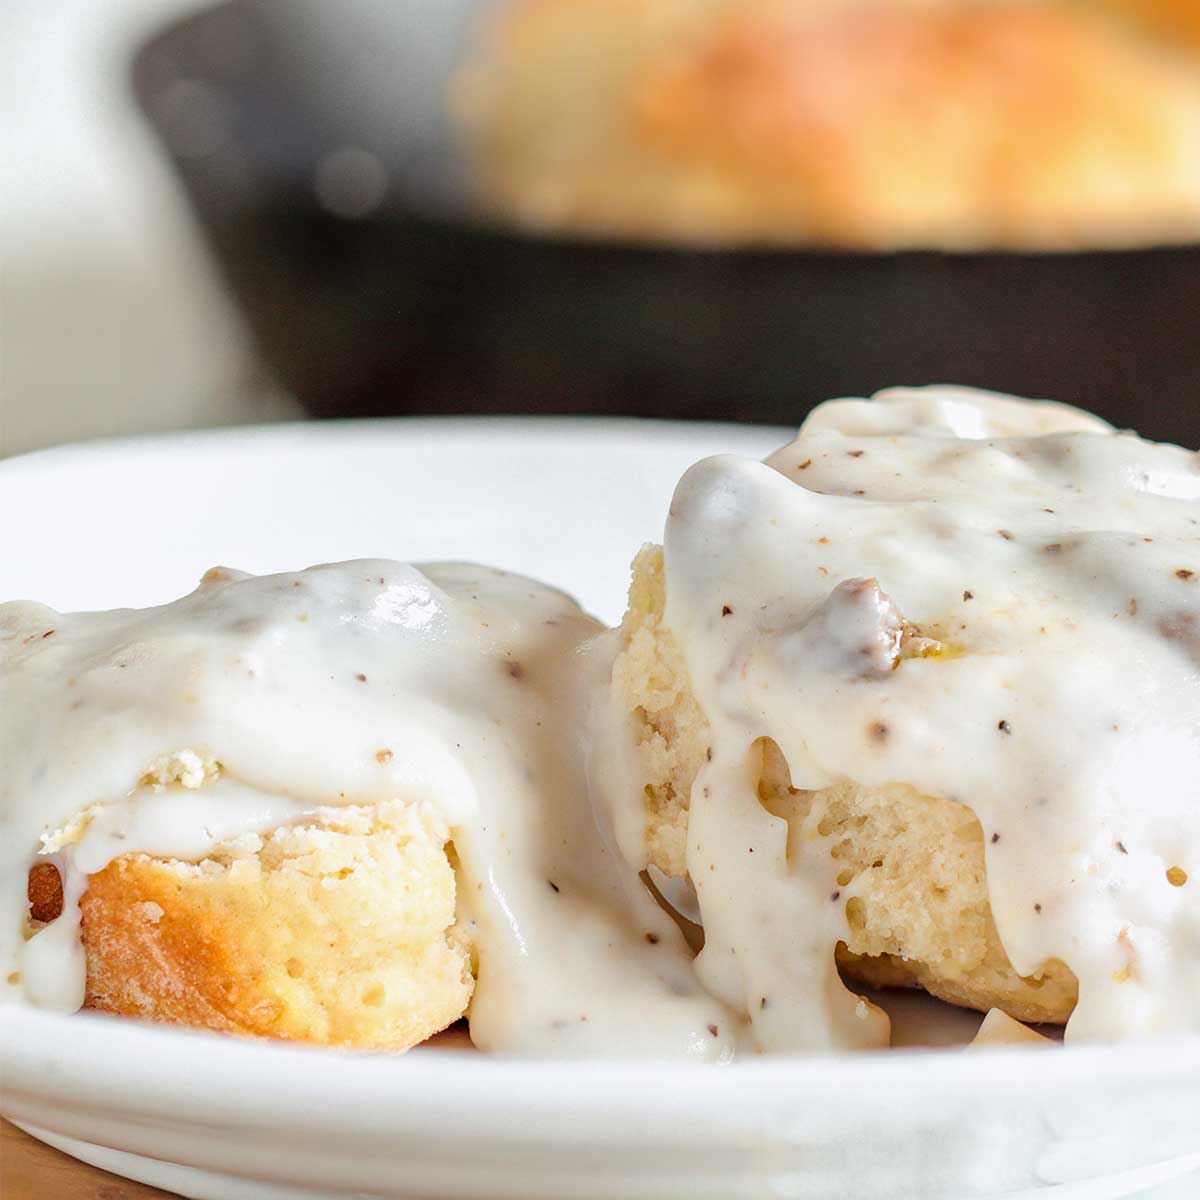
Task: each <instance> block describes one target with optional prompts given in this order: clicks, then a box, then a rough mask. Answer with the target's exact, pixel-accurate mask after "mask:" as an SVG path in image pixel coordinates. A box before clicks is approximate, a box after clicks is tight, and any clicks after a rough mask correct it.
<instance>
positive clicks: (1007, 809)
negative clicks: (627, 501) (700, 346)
mask: <svg viewBox="0 0 1200 1200" xmlns="http://www.w3.org/2000/svg"><path fill="white" fill-rule="evenodd" d="M664 554H665V569H664V575H665V595H666V608H665V615H664V617H663V624H664V625H665V626H667V627H669V630H670V632H671V633H672V634H673V635H674V638H675V639H676V641H677V643H678V645H679V646H680V647H681V649H682V655H683V659H684V662H685V664H686V672H687V676H688V677H689V679H690V686H691V689H692V690H693V692H694V694H695V697H696V698H697V700H698V702H699V705H700V707H701V709H702V710H703V713H704V714H705V716H706V717H707V720H708V723H709V726H710V729H711V746H710V747H709V748H708V754H707V761H702V762H701V763H700V765H699V774H698V775H697V777H696V778H695V782H694V784H693V785H692V787H691V794H690V810H689V812H688V816H687V821H688V824H687V838H688V841H687V850H686V855H687V857H686V862H687V868H688V874H689V875H690V878H691V880H692V882H693V884H694V886H695V889H696V894H697V898H698V905H699V912H700V916H701V919H702V920H703V924H704V927H705V935H706V944H705V946H704V949H703V951H702V953H701V954H700V956H699V958H698V960H697V971H698V974H699V976H700V978H701V979H702V980H703V981H704V983H705V985H706V987H708V989H709V990H710V991H711V992H712V993H713V994H714V995H716V996H718V997H720V998H721V999H722V1000H724V1001H725V1002H726V1003H727V1004H728V1005H729V1006H730V1007H731V1008H733V1009H734V1010H735V1011H737V1012H738V1013H740V1014H741V1015H742V1016H743V1018H744V1019H747V1020H749V1021H751V1022H752V1025H753V1038H754V1041H755V1042H756V1043H757V1044H758V1045H759V1046H761V1047H762V1048H764V1049H768V1050H784V1049H792V1048H799V1047H808V1048H819V1047H821V1046H829V1045H862V1044H880V1043H882V1042H883V1041H884V1040H885V1039H886V1026H885V1025H884V1024H883V1023H881V1022H880V1021H878V1020H875V1019H874V1014H871V1013H868V1012H864V1006H863V1004H862V1001H861V1000H859V999H858V997H856V996H854V995H853V994H852V993H850V992H848V991H847V990H846V989H845V988H844V987H843V986H842V985H841V983H840V982H839V981H838V979H837V976H836V974H835V973H834V972H833V968H832V957H833V952H834V947H835V945H836V944H837V943H838V941H839V940H841V939H844V938H845V936H846V930H847V925H846V921H847V913H848V908H847V905H848V903H852V901H853V896H854V894H855V893H854V890H853V889H854V885H850V887H849V888H844V887H842V886H841V881H840V880H839V878H838V872H839V866H840V865H841V864H839V863H838V862H837V861H835V860H834V858H833V857H832V856H831V840H832V839H831V838H830V837H829V836H826V835H825V833H824V831H823V829H822V820H823V815H824V814H823V812H822V811H821V808H820V803H818V804H817V805H816V807H815V808H814V810H813V811H811V812H809V813H808V815H807V817H806V818H805V820H804V824H803V828H802V829H801V830H799V831H792V837H791V839H790V840H789V827H788V823H787V822H786V821H785V820H783V819H781V817H779V816H777V815H773V814H772V813H771V812H770V811H768V810H767V807H766V806H765V805H764V804H763V803H760V797H759V795H758V794H757V793H756V791H755V787H756V780H757V778H758V776H757V774H756V772H757V763H758V761H759V757H757V756H758V755H759V751H758V750H757V749H756V748H757V747H760V746H761V745H762V744H763V740H764V739H770V740H771V741H773V742H774V743H775V744H776V745H777V746H778V747H779V749H780V750H781V751H782V754H783V757H784V758H785V759H786V762H787V767H788V768H789V769H790V774H791V785H792V787H793V788H795V789H801V790H803V791H809V790H811V791H813V792H816V791H817V789H825V788H830V787H832V786H834V785H837V784H838V783H839V782H840V781H853V783H854V784H855V785H862V786H864V787H883V786H888V785H897V784H904V785H910V786H911V787H913V788H915V789H916V790H917V791H918V792H920V793H921V794H923V795H926V796H934V797H943V798H949V799H951V800H954V801H957V802H959V803H961V804H962V805H966V806H968V807H969V808H970V809H971V810H973V812H974V813H975V815H976V816H977V817H978V819H979V822H980V824H981V825H982V832H983V839H984V844H985V846H984V849H985V855H986V876H987V878H986V887H987V894H988V896H989V898H990V903H991V908H992V914H993V916H994V919H995V924H996V929H997V931H998V933H999V936H1000V940H1001V942H1002V943H1003V948H1004V950H1005V951H1007V954H1008V957H1009V959H1010V960H1011V963H1012V966H1013V967H1015V968H1016V970H1017V972H1019V973H1020V974H1021V975H1022V976H1035V975H1036V974H1037V973H1038V972H1039V971H1040V970H1041V969H1042V968H1043V967H1044V965H1045V964H1046V963H1047V962H1048V961H1050V960H1059V961H1061V962H1062V963H1065V964H1066V966H1067V967H1068V968H1069V969H1070V970H1071V971H1072V972H1073V973H1074V975H1075V976H1076V978H1077V980H1078V995H1079V998H1078V1004H1077V1006H1076V1008H1075V1011H1074V1015H1073V1016H1072V1017H1071V1019H1070V1022H1069V1025H1068V1037H1069V1038H1075V1037H1091V1038H1108V1037H1118V1036H1122V1035H1128V1034H1142V1033H1165V1032H1171V1031H1183V1030H1190V1031H1196V1030H1200V454H1197V453H1195V452H1192V451H1188V450H1184V449H1180V448H1178V447H1175V446H1169V445H1157V444H1153V443H1149V442H1146V441H1143V440H1141V439H1139V438H1137V437H1136V436H1134V435H1133V434H1130V433H1119V432H1116V431H1114V430H1113V429H1111V428H1110V427H1109V426H1107V425H1106V424H1105V423H1103V422H1102V421H1099V420H1097V419H1094V418H1092V417H1090V416H1088V415H1087V414H1084V413H1082V412H1079V411H1077V410H1074V409H1070V408H1066V407H1062V406H1057V405H1049V404H1034V403H1030V402H1025V401H1018V400H1015V399H1011V398H1007V397H1000V396H994V395H991V394H987V393H977V392H968V391H965V390H959V389H949V388H941V389H937V388H935V389H927V390H916V391H894V392H889V393H884V394H882V395H881V396H879V397H877V398H876V399H875V400H873V401H866V400H839V401H834V402H830V403H828V404H825V405H823V406H821V407H820V408H818V409H817V410H815V411H814V413H813V414H812V415H811V416H810V417H809V419H808V421H807V422H806V423H805V425H804V426H803V428H802V430H801V432H800V433H799V435H798V437H797V438H796V440H795V441H794V442H793V443H792V444H791V445H789V446H787V447H785V448H783V449H782V450H780V451H778V452H777V453H776V454H775V455H773V456H772V457H771V458H770V459H768V461H767V462H766V463H765V464H764V463H760V462H755V461H751V460H747V459H742V458H737V457H733V456H721V457H716V458H710V459H707V460H705V461H703V462H701V463H698V464H697V465H696V466H694V467H693V468H691V470H690V471H689V472H688V473H687V474H686V475H685V477H684V478H683V480H682V482H681V483H680V484H679V487H678V489H677V490H676V493H675V496H674V500H673V502H672V505H671V509H670V515H669V517H668V519H667V523H666V536H665V541H664ZM626 796H627V798H628V799H627V803H628V804H631V805H632V806H633V809H634V810H635V811H633V812H632V813H631V812H629V811H626V813H625V814H624V815H623V816H619V817H618V820H617V828H618V829H622V828H624V829H629V828H631V827H634V828H636V827H639V825H640V824H641V823H642V822H644V821H645V819H646V818H645V814H644V812H643V797H642V795H641V794H640V793H637V794H634V793H633V792H627V793H626ZM622 844H623V845H624V846H626V848H627V849H629V847H630V846H631V845H632V846H633V852H632V854H631V858H632V860H633V865H636V866H641V865H643V864H644V862H645V860H646V855H645V852H644V851H639V848H638V846H637V840H636V837H635V838H634V839H633V841H632V842H631V841H630V840H629V839H628V838H623V843H622ZM764 997H769V998H770V1004H769V1005H768V1004H765V1003H764V1001H763V998H764Z"/></svg>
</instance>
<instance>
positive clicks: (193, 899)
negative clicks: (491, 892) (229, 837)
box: [34, 803, 474, 1050]
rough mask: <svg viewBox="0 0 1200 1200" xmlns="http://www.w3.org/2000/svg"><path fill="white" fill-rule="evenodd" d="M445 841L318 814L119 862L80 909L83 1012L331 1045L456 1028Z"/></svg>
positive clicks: (388, 816)
mask: <svg viewBox="0 0 1200 1200" xmlns="http://www.w3.org/2000/svg"><path fill="white" fill-rule="evenodd" d="M446 837H447V835H446V831H445V829H444V828H442V827H440V826H439V824H438V823H437V822H436V821H435V820H434V819H433V818H432V817H431V816H430V815H429V813H427V812H426V811H424V810H423V807H422V806H420V805H408V806H406V805H401V804H398V803H397V804H389V805H382V806H379V807H377V808H358V807H341V808H327V809H322V810H318V813H317V814H316V817H315V819H313V820H311V821H306V822H305V823H304V824H302V825H299V826H287V827H284V828H280V829H277V830H275V831H274V832H272V833H268V834H266V835H264V836H261V837H260V836H258V835H253V834H252V835H246V836H243V837H240V838H237V839H235V840H234V841H232V842H229V843H226V844H224V845H222V846H220V847H218V848H216V849H215V850H214V851H213V853H212V854H210V855H209V856H208V857H206V858H205V859H203V860H202V861H200V862H196V863H191V862H181V861H178V860H171V859H163V858H155V857H151V856H148V855H145V854H130V855H125V856H122V857H120V858H117V859H115V860H114V861H113V862H111V863H110V864H109V865H108V866H107V867H105V868H104V870H102V871H100V872H98V873H97V874H95V875H92V876H91V877H90V879H89V880H88V887H87V891H86V892H85V893H84V895H83V897H82V899H81V901H80V909H81V913H82V928H81V935H82V942H83V946H84V950H85V952H86V956H87V994H86V1001H85V1003H86V1007H88V1008H92V1009H96V1010H99V1011H103V1012H110V1013H119V1014H122V1015H124V1016H133V1017H142V1018H145V1019H149V1020H153V1021H162V1022H167V1023H170V1024H179V1025H188V1026H192V1027H196V1028H202V1029H210V1030H217V1031H221V1032H227V1033H241V1034H251V1035H256V1036H259V1037H270V1038H282V1039H292V1040H297V1041H306V1042H317V1043H322V1044H328V1045H340V1046H355V1047H358V1048H363V1049H379V1050H402V1049H405V1048H407V1047H409V1046H412V1045H415V1044H416V1043H418V1042H421V1041H423V1040H424V1039H425V1038H427V1037H429V1036H430V1035H432V1034H434V1033H436V1032H438V1031H439V1030H441V1029H444V1028H445V1027H446V1026H447V1025H450V1024H452V1023H453V1022H454V1021H456V1020H458V1019H459V1018H460V1017H461V1016H462V1015H463V1014H464V1012H465V1011H466V1008H467V1005H468V1003H469V1001H470V998H471V992H472V989H473V987H474V976H473V973H472V962H471V947H470V945H469V944H468V941H467V939H466V938H465V937H464V936H463V935H462V932H461V930H460V929H459V928H458V927H457V926H456V925H455V876H454V869H453V865H452V863H451V859H450V847H449V845H448V844H447V840H446ZM43 879H44V872H43ZM44 889H45V884H44V883H43V885H42V895H43V896H44V895H45V890H44ZM59 904H60V906H61V898H60V900H59ZM34 915H35V916H37V915H39V914H38V912H37V911H35V913H34ZM40 915H41V916H43V917H45V916H47V915H48V913H47V912H46V910H45V908H44V907H43V908H42V910H41V914H40Z"/></svg>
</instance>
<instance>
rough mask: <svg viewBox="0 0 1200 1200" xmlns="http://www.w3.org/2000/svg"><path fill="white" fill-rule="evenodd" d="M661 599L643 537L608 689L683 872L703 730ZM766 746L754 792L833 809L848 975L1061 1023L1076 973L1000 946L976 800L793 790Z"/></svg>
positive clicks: (649, 818) (900, 791)
mask: <svg viewBox="0 0 1200 1200" xmlns="http://www.w3.org/2000/svg"><path fill="white" fill-rule="evenodd" d="M664 602H665V591H664V577H663V556H662V549H661V547H659V546H647V547H646V548H645V549H643V550H642V551H641V553H640V554H639V555H638V556H637V558H636V559H635V561H634V566H633V579H632V584H631V587H630V597H629V608H628V611H627V613H626V615H625V619H624V621H623V623H622V626H621V633H620V636H621V651H620V653H619V655H618V657H617V659H616V662H615V665H614V671H613V690H614V695H615V698H616V700H617V702H618V703H619V704H620V705H621V707H622V708H623V709H624V710H625V711H627V712H629V713H630V714H632V716H633V720H634V725H635V731H636V733H635V737H636V742H637V748H638V760H639V765H640V771H641V777H642V779H643V780H644V794H645V813H646V852H647V857H648V860H649V862H650V863H651V864H652V865H653V866H655V867H657V868H658V869H659V870H661V871H664V872H665V873H666V874H668V875H671V876H674V877H683V876H685V875H686V873H687V861H686V846H687V819H688V805H689V798H690V794H691V784H692V781H693V780H694V778H695V776H696V774H697V772H698V771H699V770H700V767H701V765H702V764H703V762H704V759H705V755H706V750H707V746H708V741H709V731H708V722H707V719H706V718H705V716H704V714H703V712H702V711H701V708H700V706H699V704H698V703H697V701H696V699H695V697H694V696H693V694H692V692H691V689H690V686H689V683H688V678H687V670H686V667H685V665H684V662H683V657H682V653H681V651H680V648H679V646H678V643H677V642H676V640H675V637H674V635H673V634H672V633H671V631H670V629H669V628H667V626H666V625H665V624H664V621H663V610H664ZM759 747H760V751H761V755H762V767H761V773H760V776H759V799H760V802H761V803H762V804H763V805H764V806H765V807H766V808H767V809H768V810H769V811H770V812H772V813H774V814H775V815H776V816H779V817H781V818H784V819H786V820H787V821H788V825H789V829H790V830H791V831H792V832H793V833H794V831H795V830H796V829H797V828H798V826H799V824H800V822H801V820H802V819H803V817H804V816H805V815H806V813H807V812H808V811H809V809H810V807H811V806H812V805H813V804H814V803H815V802H820V803H821V805H822V806H823V808H824V810H825V815H824V818H823V821H822V824H821V827H820V833H821V834H822V835H824V836H826V837H828V838H829V840H830V844H831V855H832V857H833V858H834V859H835V860H836V861H837V862H838V863H840V864H841V870H840V872H839V874H838V876H837V883H838V885H839V887H840V888H841V889H843V890H844V892H845V893H846V897H845V899H844V901H843V907H844V911H845V918H846V921H845V930H844V936H843V938H842V942H841V944H840V945H839V946H838V948H837V960H838V964H839V966H840V967H841V968H842V970H843V971H844V972H845V974H846V975H848V976H849V977H851V978H853V979H856V980H859V981H860V982H863V983H867V984H874V985H880V986H885V985H893V986H894V985H905V986H919V987H922V988H924V989H925V990H926V991H928V992H930V993H931V994H933V995H935V996H938V997H939V998H941V999H943V1000H947V1001H949V1002H950V1003H953V1004H957V1005H961V1006H964V1007H967V1008H974V1009H978V1010H979V1011H981V1012H986V1011H988V1010H989V1009H992V1008H999V1009H1002V1010H1003V1011H1004V1012H1006V1013H1008V1014H1009V1015H1010V1016H1012V1017H1016V1018H1017V1019H1019V1020H1022V1021H1029V1022H1045V1023H1057V1024H1062V1023H1065V1022H1066V1020H1067V1018H1068V1017H1069V1016H1070V1014H1071V1011H1072V1009H1073V1008H1074V1005H1075V1001H1076V996H1077V987H1076V980H1075V977H1074V975H1073V974H1072V973H1071V971H1070V970H1069V969H1068V968H1067V967H1066V966H1065V965H1063V964H1062V963H1061V962H1058V961H1057V960H1051V961H1048V962H1046V963H1045V964H1043V966H1042V969H1041V972H1040V974H1038V975H1037V976H1034V977H1028V978H1022V977H1021V976H1020V975H1019V974H1018V973H1017V972H1016V971H1015V970H1014V969H1013V967H1012V965H1011V964H1010V963H1009V961H1008V957H1007V955H1006V954H1005V952H1004V949H1003V947H1002V945H1001V944H1000V940H999V937H998V936H997V933H996V927H995V923H994V921H993V918H992V913H991V908H990V904H989V899H988V889H987V874H986V868H985V865H984V847H983V831H982V829H981V827H980V824H979V821H978V820H977V819H976V817H975V815H974V814H973V813H972V812H971V810H970V809H969V808H967V807H965V806H964V805H962V804H958V803H956V802H954V801H950V800H946V799H939V798H935V797H931V796H923V795H921V794H920V793H919V792H917V791H915V790H914V789H912V788H909V787H904V786H892V787H886V788H867V787H860V786H858V785H856V784H854V783H852V782H849V781H844V782H841V783H838V784H836V785H835V786H833V787H831V788H827V789H824V790H823V791H821V792H803V791H797V790H796V789H794V788H792V787H791V786H790V779H789V776H788V769H787V764H786V762H785V761H784V758H783V756H782V754H781V753H780V752H779V749H778V747H777V746H776V745H775V744H774V743H773V742H770V741H763V742H761V743H760V744H759Z"/></svg>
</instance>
